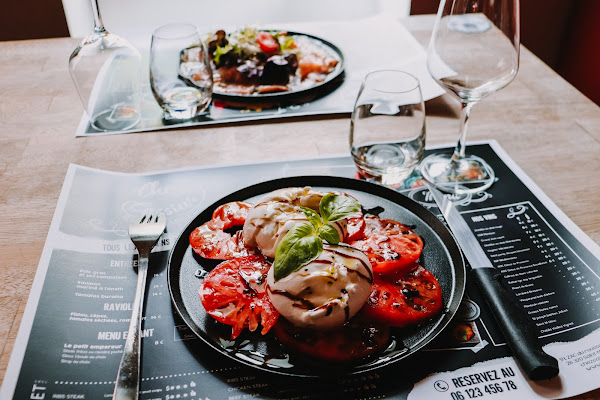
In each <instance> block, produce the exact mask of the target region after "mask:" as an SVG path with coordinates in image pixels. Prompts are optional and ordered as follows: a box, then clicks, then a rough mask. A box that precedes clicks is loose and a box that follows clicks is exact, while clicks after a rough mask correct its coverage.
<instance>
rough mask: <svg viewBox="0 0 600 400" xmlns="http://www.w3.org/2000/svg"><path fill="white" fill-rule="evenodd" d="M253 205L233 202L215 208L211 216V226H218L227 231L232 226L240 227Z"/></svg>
mask: <svg viewBox="0 0 600 400" xmlns="http://www.w3.org/2000/svg"><path fill="white" fill-rule="evenodd" d="M252 207H254V205H252V204H250V203H246V202H243V201H233V202H231V203H226V204H223V205H222V206H219V207H217V209H216V210H215V211H213V214H212V220H213V221H214V222H213V224H215V226H220V225H221V224H222V225H223V226H221V229H223V230H225V229H229V228H233V227H234V226H242V225H244V222H246V217H247V216H248V213H249V212H250V210H251V209H252Z"/></svg>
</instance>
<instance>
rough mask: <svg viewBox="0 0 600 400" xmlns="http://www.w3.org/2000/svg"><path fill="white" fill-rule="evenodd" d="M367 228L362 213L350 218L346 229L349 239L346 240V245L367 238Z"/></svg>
mask: <svg viewBox="0 0 600 400" xmlns="http://www.w3.org/2000/svg"><path fill="white" fill-rule="evenodd" d="M366 226H367V224H366V222H365V217H364V216H363V214H362V212H361V213H360V214H356V215H351V216H350V217H348V225H347V227H346V230H347V232H348V237H347V238H346V243H349V242H353V241H355V240H360V239H362V238H363V237H364V236H365V227H366Z"/></svg>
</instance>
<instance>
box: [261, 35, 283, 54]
mask: <svg viewBox="0 0 600 400" xmlns="http://www.w3.org/2000/svg"><path fill="white" fill-rule="evenodd" d="M256 41H257V42H258V45H259V46H260V49H261V50H262V51H264V52H265V53H274V52H276V51H277V49H278V48H279V43H278V42H277V40H275V38H274V37H273V35H271V34H270V33H269V32H260V33H259V34H258V36H257V37H256Z"/></svg>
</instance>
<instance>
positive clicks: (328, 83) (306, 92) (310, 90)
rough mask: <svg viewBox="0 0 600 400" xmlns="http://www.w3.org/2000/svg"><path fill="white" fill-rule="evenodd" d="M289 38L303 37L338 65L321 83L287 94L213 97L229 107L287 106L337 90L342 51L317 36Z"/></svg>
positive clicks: (221, 94) (342, 61) (342, 62)
mask: <svg viewBox="0 0 600 400" xmlns="http://www.w3.org/2000/svg"><path fill="white" fill-rule="evenodd" d="M268 31H269V32H272V31H276V29H269V30H268ZM288 35H290V36H305V37H307V38H309V39H310V40H312V41H313V42H315V44H316V45H317V46H320V47H322V48H323V49H324V50H325V51H326V52H327V53H328V54H330V55H331V56H332V57H335V58H336V59H337V60H338V64H337V65H336V66H335V69H334V70H333V71H332V72H330V73H329V74H328V75H327V78H326V79H325V80H324V81H323V82H319V83H317V84H316V85H314V86H310V87H307V88H303V89H299V90H292V91H289V92H276V93H264V94H258V93H255V94H250V95H243V94H229V93H219V92H215V91H213V97H214V98H215V99H218V100H221V101H224V102H226V103H228V104H231V105H234V106H235V105H238V104H239V105H244V104H249V103H250V104H252V103H260V104H262V103H264V105H266V106H269V105H271V106H272V105H287V104H298V103H302V102H307V101H311V100H313V99H315V98H317V97H320V96H322V95H324V94H326V93H329V92H330V91H332V90H333V89H335V88H337V87H338V86H339V84H341V81H342V80H343V77H344V55H343V54H342V51H341V50H340V49H339V48H338V47H337V46H336V45H334V44H333V43H331V42H328V41H327V40H325V39H321V38H319V37H317V36H313V35H308V34H306V33H299V32H290V31H288Z"/></svg>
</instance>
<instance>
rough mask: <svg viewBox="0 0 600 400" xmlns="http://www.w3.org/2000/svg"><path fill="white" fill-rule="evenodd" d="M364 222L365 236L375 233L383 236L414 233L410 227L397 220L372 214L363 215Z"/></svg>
mask: <svg viewBox="0 0 600 400" xmlns="http://www.w3.org/2000/svg"><path fill="white" fill-rule="evenodd" d="M365 224H366V227H365V236H372V235H375V234H379V235H384V236H389V235H409V234H413V233H414V232H413V230H412V229H410V228H409V227H408V226H406V225H404V224H402V223H400V222H398V221H394V220H393V219H384V218H379V217H375V216H372V215H369V216H367V217H365Z"/></svg>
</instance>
